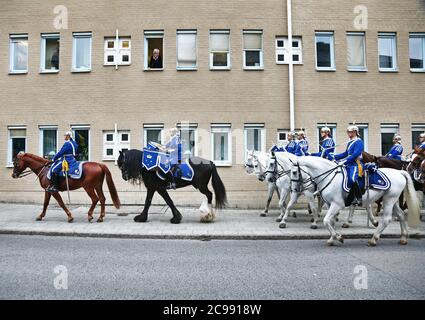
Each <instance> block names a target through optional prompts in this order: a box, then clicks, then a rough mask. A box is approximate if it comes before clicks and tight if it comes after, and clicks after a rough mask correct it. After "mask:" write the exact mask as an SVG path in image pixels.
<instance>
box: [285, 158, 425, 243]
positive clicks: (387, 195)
mask: <svg viewBox="0 0 425 320" xmlns="http://www.w3.org/2000/svg"><path fill="white" fill-rule="evenodd" d="M293 170H294V171H299V172H303V173H305V174H306V175H307V176H308V178H307V179H305V180H304V183H314V184H315V185H316V186H317V191H316V192H317V193H319V194H320V195H321V197H322V199H323V200H324V201H325V202H326V203H327V204H328V206H329V209H328V211H327V213H326V216H325V218H324V220H323V223H324V225H325V226H326V227H327V228H328V230H329V233H330V234H331V237H330V239H329V240H328V241H327V243H328V245H333V244H334V240H338V241H339V242H341V243H343V242H344V238H343V236H342V235H341V234H340V233H338V232H337V231H336V230H335V218H336V215H337V214H338V212H339V211H340V210H341V209H343V208H345V197H346V196H347V193H346V192H345V191H344V190H343V189H342V185H343V179H344V175H343V174H342V170H341V165H338V164H336V163H334V162H331V161H329V160H326V159H322V158H317V157H300V158H298V159H297V162H295V163H294V168H293ZM379 170H380V171H381V172H382V173H383V174H384V175H385V176H386V177H387V178H388V180H389V182H390V186H389V188H388V189H387V190H379V189H373V188H372V189H370V190H369V191H367V192H366V193H365V194H364V195H363V198H362V200H363V206H364V207H366V208H369V206H370V205H371V204H372V203H374V202H375V201H377V200H379V199H381V198H382V203H383V213H382V216H381V217H380V221H379V224H378V227H377V229H376V231H375V233H374V234H373V236H372V238H371V239H370V240H369V241H368V245H369V246H375V245H376V242H377V240H379V238H380V236H381V234H382V232H383V231H384V230H385V228H386V227H387V226H388V224H389V223H390V221H391V218H392V214H393V213H394V214H396V215H397V216H398V217H399V221H400V227H401V239H400V244H403V245H404V244H407V238H408V228H407V224H406V220H405V214H404V212H403V210H401V208H400V206H399V205H398V198H399V197H400V195H401V193H402V192H403V191H404V192H405V198H406V201H407V205H408V208H409V209H408V222H409V226H411V227H417V226H418V225H419V223H420V218H419V216H420V207H419V201H418V198H417V196H416V192H415V188H414V186H413V182H412V179H411V178H410V176H409V174H408V173H407V172H405V171H399V170H394V169H390V168H382V169H379Z"/></svg>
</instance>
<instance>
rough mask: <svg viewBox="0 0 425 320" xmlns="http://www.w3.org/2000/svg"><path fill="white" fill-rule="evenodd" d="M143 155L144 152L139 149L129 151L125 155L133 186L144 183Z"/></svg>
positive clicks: (129, 177) (126, 166)
mask: <svg viewBox="0 0 425 320" xmlns="http://www.w3.org/2000/svg"><path fill="white" fill-rule="evenodd" d="M142 155H143V152H142V151H140V150H137V149H131V150H127V151H126V152H125V154H124V157H125V168H126V171H127V174H128V179H129V182H130V183H131V184H141V182H142Z"/></svg>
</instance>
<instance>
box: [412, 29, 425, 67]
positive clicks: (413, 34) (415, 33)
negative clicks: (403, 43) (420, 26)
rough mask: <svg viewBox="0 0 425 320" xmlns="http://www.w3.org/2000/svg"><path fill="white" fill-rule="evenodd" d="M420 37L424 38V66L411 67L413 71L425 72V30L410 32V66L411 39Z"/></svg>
mask: <svg viewBox="0 0 425 320" xmlns="http://www.w3.org/2000/svg"><path fill="white" fill-rule="evenodd" d="M411 38H419V39H422V60H423V68H410V71H411V72H425V32H419V33H417V32H411V33H409V67H410V39H411Z"/></svg>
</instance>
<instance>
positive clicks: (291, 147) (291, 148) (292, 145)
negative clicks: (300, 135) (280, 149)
mask: <svg viewBox="0 0 425 320" xmlns="http://www.w3.org/2000/svg"><path fill="white" fill-rule="evenodd" d="M295 138H296V137H295V132H292V131H291V132H288V144H287V145H286V147H285V150H286V152H289V153H292V154H295V149H296V147H297V142H296V141H295Z"/></svg>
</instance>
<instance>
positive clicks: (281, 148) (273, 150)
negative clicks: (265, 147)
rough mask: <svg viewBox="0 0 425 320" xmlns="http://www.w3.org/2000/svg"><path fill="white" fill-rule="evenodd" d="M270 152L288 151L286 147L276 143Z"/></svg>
mask: <svg viewBox="0 0 425 320" xmlns="http://www.w3.org/2000/svg"><path fill="white" fill-rule="evenodd" d="M270 152H286V150H285V148H284V147H278V146H276V145H274V146H273V147H272V148H271V149H270Z"/></svg>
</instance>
